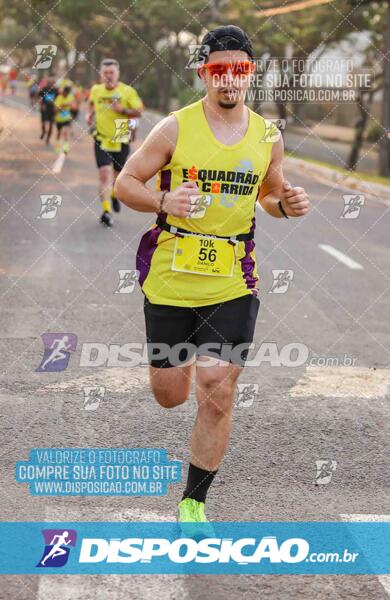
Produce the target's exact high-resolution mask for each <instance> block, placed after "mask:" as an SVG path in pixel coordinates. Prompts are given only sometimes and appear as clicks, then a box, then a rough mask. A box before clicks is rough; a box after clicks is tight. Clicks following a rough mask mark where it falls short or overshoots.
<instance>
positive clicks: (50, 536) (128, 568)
mask: <svg viewBox="0 0 390 600" xmlns="http://www.w3.org/2000/svg"><path fill="white" fill-rule="evenodd" d="M0 573H1V574H36V575H42V574H58V573H62V574H90V575H93V574H108V573H117V574H126V573H127V574H151V573H155V574H170V573H171V574H245V575H248V574H274V575H276V574H313V575H314V574H318V575H326V574H351V575H354V574H355V575H356V574H377V575H379V574H388V573H390V523H389V522H386V523H378V522H375V523H373V522H370V523H361V522H359V523H339V522H334V523H319V522H259V523H257V522H248V523H227V522H213V523H210V524H207V525H202V524H196V525H195V524H181V525H179V524H178V523H166V522H162V523H143V522H137V523H134V522H132V523H105V522H104V523H103V522H72V523H46V522H41V523H37V522H25V523H0Z"/></svg>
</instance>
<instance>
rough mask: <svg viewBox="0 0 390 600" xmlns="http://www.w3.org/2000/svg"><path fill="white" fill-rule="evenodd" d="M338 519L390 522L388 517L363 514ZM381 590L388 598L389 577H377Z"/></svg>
mask: <svg viewBox="0 0 390 600" xmlns="http://www.w3.org/2000/svg"><path fill="white" fill-rule="evenodd" d="M340 517H341V518H342V520H343V521H350V522H354V523H355V522H359V521H361V522H365V521H371V522H379V523H383V522H385V521H386V522H388V521H390V515H370V514H368V515H363V514H354V515H340ZM377 577H378V579H379V581H380V583H381V585H382V587H383V589H384V590H385V592H386V594H387V595H388V596H389V598H390V575H377Z"/></svg>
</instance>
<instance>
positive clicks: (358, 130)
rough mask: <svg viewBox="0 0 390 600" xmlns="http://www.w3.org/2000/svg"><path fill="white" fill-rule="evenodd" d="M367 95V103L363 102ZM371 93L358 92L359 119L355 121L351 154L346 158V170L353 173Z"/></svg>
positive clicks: (361, 142) (362, 136)
mask: <svg viewBox="0 0 390 600" xmlns="http://www.w3.org/2000/svg"><path fill="white" fill-rule="evenodd" d="M365 95H367V101H366V102H365V100H364V97H365ZM372 96H373V94H372V92H363V91H360V92H359V98H358V107H359V110H360V117H359V118H358V120H357V121H356V125H355V139H354V141H353V144H352V148H351V153H350V155H349V157H348V169H350V170H351V171H354V170H355V169H356V165H357V163H358V160H359V154H360V150H361V148H362V145H363V139H364V132H365V129H366V125H367V122H368V115H369V114H370V107H371V102H372Z"/></svg>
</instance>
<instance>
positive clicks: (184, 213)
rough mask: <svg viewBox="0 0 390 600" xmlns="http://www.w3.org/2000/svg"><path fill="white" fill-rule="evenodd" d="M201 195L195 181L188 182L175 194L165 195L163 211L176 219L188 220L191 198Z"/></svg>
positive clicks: (174, 192) (176, 190) (180, 186)
mask: <svg viewBox="0 0 390 600" xmlns="http://www.w3.org/2000/svg"><path fill="white" fill-rule="evenodd" d="M198 194H200V191H199V188H198V186H197V185H196V183H195V182H194V181H186V182H185V183H183V184H182V185H179V187H177V188H176V189H175V190H174V191H173V192H168V194H165V198H164V202H163V211H164V212H166V213H168V215H173V216H174V217H181V218H186V217H188V216H189V215H190V212H191V196H194V195H198Z"/></svg>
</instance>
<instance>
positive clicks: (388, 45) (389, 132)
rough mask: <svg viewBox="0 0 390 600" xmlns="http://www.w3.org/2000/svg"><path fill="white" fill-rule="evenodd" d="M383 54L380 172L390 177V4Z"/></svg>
mask: <svg viewBox="0 0 390 600" xmlns="http://www.w3.org/2000/svg"><path fill="white" fill-rule="evenodd" d="M383 54H384V56H383V104H382V125H383V128H384V130H385V131H384V136H383V137H382V139H381V141H380V145H379V174H380V175H383V176H384V177H390V4H389V6H388V12H387V24H386V28H385V31H384V48H383Z"/></svg>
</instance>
